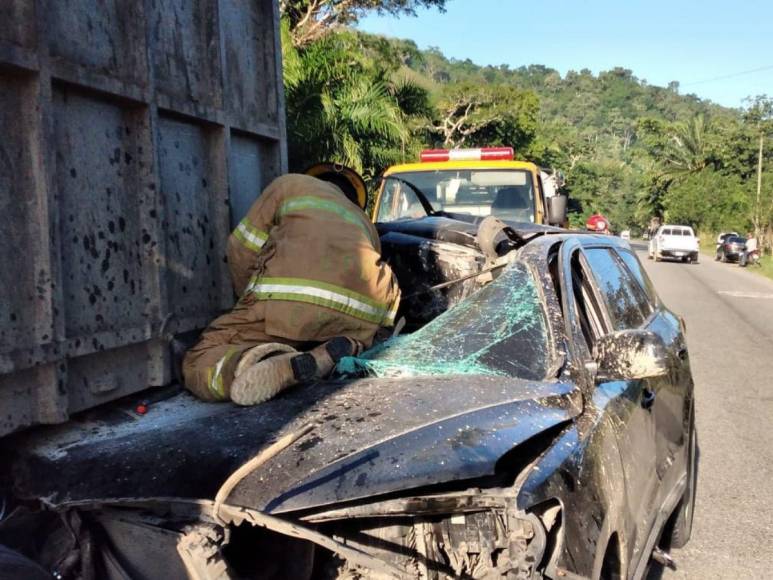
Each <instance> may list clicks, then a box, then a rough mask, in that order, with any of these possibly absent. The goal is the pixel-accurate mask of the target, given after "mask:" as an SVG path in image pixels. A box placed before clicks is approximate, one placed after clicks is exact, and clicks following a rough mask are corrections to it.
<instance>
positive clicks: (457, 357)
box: [338, 263, 552, 380]
mask: <svg viewBox="0 0 773 580" xmlns="http://www.w3.org/2000/svg"><path fill="white" fill-rule="evenodd" d="M550 345H551V343H550V340H549V331H548V323H547V319H546V316H545V311H544V308H543V304H542V300H541V298H540V296H539V293H538V292H537V289H536V285H535V282H534V278H533V276H532V274H531V272H530V271H529V270H528V268H527V267H526V266H525V265H523V264H520V263H515V264H513V265H512V266H509V267H508V269H507V270H506V271H505V272H503V273H502V275H501V276H500V277H499V278H497V279H496V280H494V281H493V282H491V283H490V284H488V285H487V286H485V287H484V288H482V289H481V290H479V291H478V292H477V293H475V294H473V295H472V296H470V297H469V298H467V299H466V300H464V301H462V302H460V303H459V304H457V305H456V306H455V307H454V308H452V309H450V310H448V311H447V312H445V313H444V314H441V315H440V316H438V317H437V318H435V320H433V321H432V322H430V323H429V324H427V325H426V326H424V327H423V328H421V329H420V330H417V331H416V332H414V333H412V334H407V335H403V336H399V337H397V338H393V339H390V340H388V341H387V342H385V343H383V344H381V345H379V346H377V347H374V348H372V349H371V350H369V351H366V352H365V353H363V354H362V355H361V356H360V357H357V358H345V359H342V360H341V362H340V363H339V365H338V372H339V374H342V375H344V376H362V375H366V376H376V377H412V376H443V375H459V374H475V375H493V376H506V377H518V378H523V379H529V380H540V379H544V378H545V377H546V376H547V374H548V370H549V368H550V367H551V361H552V358H551V356H552V355H551V353H552V350H551V348H550Z"/></svg>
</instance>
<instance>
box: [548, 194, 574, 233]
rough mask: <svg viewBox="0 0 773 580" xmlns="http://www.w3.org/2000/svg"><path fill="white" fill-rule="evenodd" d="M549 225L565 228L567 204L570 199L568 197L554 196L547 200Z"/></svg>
mask: <svg viewBox="0 0 773 580" xmlns="http://www.w3.org/2000/svg"><path fill="white" fill-rule="evenodd" d="M547 201H548V204H547V205H548V216H547V217H548V223H549V224H550V225H551V226H563V225H564V224H565V223H566V215H567V204H568V202H569V198H568V197H567V196H566V195H563V194H562V195H554V196H552V197H549V198H547Z"/></svg>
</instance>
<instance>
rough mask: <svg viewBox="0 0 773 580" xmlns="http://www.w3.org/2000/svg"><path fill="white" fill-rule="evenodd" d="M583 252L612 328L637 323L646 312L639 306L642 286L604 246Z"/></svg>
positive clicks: (645, 315)
mask: <svg viewBox="0 0 773 580" xmlns="http://www.w3.org/2000/svg"><path fill="white" fill-rule="evenodd" d="M585 254H586V256H587V259H588V262H589V264H590V267H591V269H592V271H593V276H594V278H595V279H596V284H597V285H598V287H599V289H600V290H601V293H602V294H603V296H604V298H605V302H606V306H607V311H608V313H609V317H610V320H611V323H612V327H613V328H614V330H626V329H629V328H638V327H640V326H641V325H642V324H643V323H644V320H645V319H646V318H647V317H648V316H649V312H645V311H643V310H642V307H641V304H642V300H641V290H640V289H639V290H637V288H638V287H639V286H638V284H637V283H636V282H635V281H634V280H633V278H632V276H631V275H630V274H629V273H628V271H627V269H626V268H625V267H624V266H623V264H622V263H621V262H620V261H619V260H618V259H617V258H615V255H614V254H613V253H612V251H611V250H609V249H607V248H590V249H586V250H585Z"/></svg>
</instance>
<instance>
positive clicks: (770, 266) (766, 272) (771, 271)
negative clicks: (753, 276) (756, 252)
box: [749, 256, 773, 280]
mask: <svg viewBox="0 0 773 580" xmlns="http://www.w3.org/2000/svg"><path fill="white" fill-rule="evenodd" d="M749 270H751V271H752V272H757V273H759V274H762V275H763V276H767V277H768V278H770V279H771V280H773V256H762V268H749Z"/></svg>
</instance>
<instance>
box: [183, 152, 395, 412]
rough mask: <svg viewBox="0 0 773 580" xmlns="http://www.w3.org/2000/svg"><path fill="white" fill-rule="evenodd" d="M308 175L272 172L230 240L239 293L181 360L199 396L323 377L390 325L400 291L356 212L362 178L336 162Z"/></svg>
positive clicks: (261, 391)
mask: <svg viewBox="0 0 773 580" xmlns="http://www.w3.org/2000/svg"><path fill="white" fill-rule="evenodd" d="M312 173H314V174H316V175H318V177H312V176H311V175H298V174H291V175H285V176H282V177H279V178H277V179H276V180H275V181H274V182H272V183H271V184H270V185H269V186H268V187H267V188H266V189H265V191H264V192H263V194H262V195H261V196H260V197H259V198H258V199H257V201H255V203H254V204H253V205H252V207H251V208H250V210H249V212H248V213H247V216H246V217H245V218H244V219H243V220H242V221H241V223H239V225H238V226H237V228H236V229H235V230H234V231H233V233H232V234H231V236H230V237H229V239H228V262H229V267H230V270H231V277H232V280H233V284H234V289H235V290H236V292H237V293H238V294H240V298H239V300H238V302H237V303H236V306H235V307H234V308H233V310H232V311H231V312H229V313H227V314H224V315H223V316H220V317H219V318H217V319H216V320H214V321H213V322H212V323H211V324H210V326H209V328H207V329H206V330H205V331H204V332H203V334H202V336H201V338H200V340H199V342H198V344H196V345H195V346H194V347H193V348H191V349H190V350H189V351H188V353H187V354H186V356H185V359H184V361H183V376H184V379H185V384H186V386H187V387H188V389H190V390H191V391H192V392H193V393H194V394H195V395H196V396H198V397H199V398H201V399H204V400H207V401H219V400H229V399H230V400H231V401H233V402H235V403H237V404H239V405H254V404H257V403H260V402H262V401H265V400H267V399H269V398H271V397H273V396H274V395H275V394H277V393H278V392H279V391H281V390H282V389H285V388H287V387H289V386H292V385H294V384H298V383H302V382H307V381H310V380H313V379H316V378H321V377H324V376H326V375H327V374H329V373H330V371H331V370H332V369H333V367H334V366H335V363H336V362H337V361H338V360H339V359H340V358H342V357H344V356H350V355H355V354H357V353H358V352H359V351H360V350H361V349H362V348H363V347H368V346H370V345H371V344H372V342H373V338H374V336H375V334H376V332H377V331H378V330H379V328H381V327H389V326H392V325H393V324H394V317H395V314H396V311H397V306H398V303H399V298H400V291H399V288H398V286H397V281H396V279H395V277H394V275H393V274H392V271H391V269H390V268H389V266H388V265H387V264H385V263H383V262H382V261H381V244H380V241H379V237H378V233H377V231H376V228H375V227H374V225H373V224H372V223H371V221H370V220H369V219H368V217H367V216H366V214H365V213H364V211H363V209H362V208H364V206H365V186H364V183H363V182H362V179H361V178H359V176H358V175H357V174H356V173H354V172H353V171H351V170H348V169H346V168H341V167H340V166H338V167H334V166H332V165H330V166H329V165H322V166H315V168H313V169H312ZM308 349H310V350H308Z"/></svg>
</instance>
